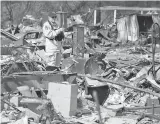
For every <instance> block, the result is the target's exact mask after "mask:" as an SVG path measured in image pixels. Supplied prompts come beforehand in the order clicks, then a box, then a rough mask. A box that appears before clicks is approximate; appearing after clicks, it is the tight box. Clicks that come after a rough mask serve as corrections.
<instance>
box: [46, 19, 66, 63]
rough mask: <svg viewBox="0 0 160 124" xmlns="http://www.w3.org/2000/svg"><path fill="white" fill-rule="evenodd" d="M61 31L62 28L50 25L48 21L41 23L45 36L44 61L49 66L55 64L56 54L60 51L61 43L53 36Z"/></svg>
mask: <svg viewBox="0 0 160 124" xmlns="http://www.w3.org/2000/svg"><path fill="white" fill-rule="evenodd" d="M62 31H63V29H62V28H59V29H58V27H57V26H54V25H52V23H51V22H49V21H47V22H45V23H44V24H43V34H44V36H45V37H46V43H45V47H46V48H45V49H46V58H47V59H46V62H47V64H48V65H50V66H54V65H55V62H56V55H57V53H60V52H61V49H62V45H61V44H62V43H61V41H56V40H55V37H56V36H57V35H58V34H59V33H60V32H62Z"/></svg>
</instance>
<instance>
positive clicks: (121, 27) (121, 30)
mask: <svg viewBox="0 0 160 124" xmlns="http://www.w3.org/2000/svg"><path fill="white" fill-rule="evenodd" d="M117 30H118V37H117V41H119V42H122V43H126V42H127V40H128V35H127V27H126V17H124V18H120V19H118V20H117Z"/></svg>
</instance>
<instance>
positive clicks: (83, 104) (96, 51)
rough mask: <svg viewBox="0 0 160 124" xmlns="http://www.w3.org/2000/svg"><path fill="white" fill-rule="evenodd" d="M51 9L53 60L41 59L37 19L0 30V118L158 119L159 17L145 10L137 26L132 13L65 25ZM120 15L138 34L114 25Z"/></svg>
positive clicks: (155, 123)
mask: <svg viewBox="0 0 160 124" xmlns="http://www.w3.org/2000/svg"><path fill="white" fill-rule="evenodd" d="M150 9H152V8H150ZM95 11H96V10H95ZM57 14H59V15H60V16H61V18H65V19H63V20H60V22H61V27H65V28H66V29H65V32H64V35H63V38H62V39H63V41H62V45H63V48H64V51H63V52H62V53H61V56H62V57H61V58H59V57H57V58H56V65H55V66H50V65H48V63H47V62H46V59H47V58H45V46H44V44H45V38H44V35H43V32H42V27H41V26H40V24H39V25H38V26H37V25H36V24H33V25H32V26H30V25H27V22H26V23H25V24H21V26H19V33H16V34H15V33H13V34H12V32H10V33H9V32H8V30H4V29H1V37H3V38H1V39H2V45H1V50H2V55H1V114H0V116H1V123H2V124H6V123H8V124H39V123H40V124H98V123H99V124H117V122H118V124H124V123H125V124H146V123H149V124H159V123H160V51H159V50H160V46H159V45H160V44H159V43H160V26H159V24H160V22H159V21H156V19H157V20H158V19H159V20H160V16H159V15H154V14H151V15H146V16H147V17H148V16H150V17H152V18H153V23H152V24H150V25H149V27H143V26H142V24H141V23H145V22H147V20H145V19H142V17H145V15H143V16H141V15H140V14H133V15H132V14H131V15H128V16H124V17H121V18H119V19H118V18H117V22H116V23H113V24H110V25H106V26H105V25H103V24H101V23H97V24H95V25H86V23H85V22H84V21H83V20H82V19H81V17H80V15H78V16H76V15H72V16H71V20H70V24H69V25H67V23H66V22H65V23H64V22H63V21H66V20H67V19H66V15H65V14H66V13H65V12H58V13H57ZM61 18H60V19H61ZM128 18H129V19H131V20H132V21H134V19H135V18H136V19H137V20H138V21H139V29H137V30H138V31H137V32H140V33H141V34H138V35H133V34H134V33H137V32H133V30H132V29H128V30H129V31H128V30H127V29H125V30H124V31H122V30H123V29H122V28H123V26H124V25H123V22H125V21H128V20H127V19H128ZM155 18H156V19H155ZM27 19H30V20H32V21H33V22H34V23H37V22H38V23H40V21H41V20H36V19H34V18H33V17H31V16H26V17H25V18H24V20H27ZM125 19H126V20H125ZM77 20H78V21H77ZM133 23H135V22H132V26H131V27H129V26H128V25H127V26H128V27H127V28H133V27H134V26H135V25H134V24H133ZM140 25H141V26H140ZM22 27H23V28H22ZM24 27H25V28H24ZM37 27H38V29H37ZM125 28H126V27H125ZM143 28H145V29H148V28H150V31H147V30H145V31H146V32H144V31H143V30H142V29H143ZM127 31H128V32H129V33H128V32H127ZM127 33H128V34H127ZM127 35H128V36H127ZM61 37H62V35H60V36H59V38H61ZM136 38H137V39H136ZM6 41H7V43H6Z"/></svg>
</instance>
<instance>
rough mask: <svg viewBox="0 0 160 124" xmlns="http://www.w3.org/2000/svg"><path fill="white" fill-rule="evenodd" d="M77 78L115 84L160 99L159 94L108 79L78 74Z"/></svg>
mask: <svg viewBox="0 0 160 124" xmlns="http://www.w3.org/2000/svg"><path fill="white" fill-rule="evenodd" d="M79 76H82V77H88V78H91V79H95V80H99V81H102V82H106V83H110V84H115V85H119V86H122V87H127V88H131V89H134V90H137V91H140V92H145V93H148V94H151V95H153V96H157V97H158V98H160V94H159V93H154V92H152V91H147V90H144V89H141V88H137V87H134V86H130V85H127V84H124V83H117V82H115V81H112V80H109V79H103V78H100V77H97V76H87V75H81V74H79ZM128 83H129V82H128Z"/></svg>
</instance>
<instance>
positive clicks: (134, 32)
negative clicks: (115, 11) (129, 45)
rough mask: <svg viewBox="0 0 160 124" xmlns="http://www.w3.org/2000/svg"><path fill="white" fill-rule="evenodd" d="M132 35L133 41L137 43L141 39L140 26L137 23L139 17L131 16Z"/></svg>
mask: <svg viewBox="0 0 160 124" xmlns="http://www.w3.org/2000/svg"><path fill="white" fill-rule="evenodd" d="M130 33H131V39H130V40H131V41H136V40H138V38H139V25H138V21H137V15H131V17H130Z"/></svg>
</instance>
